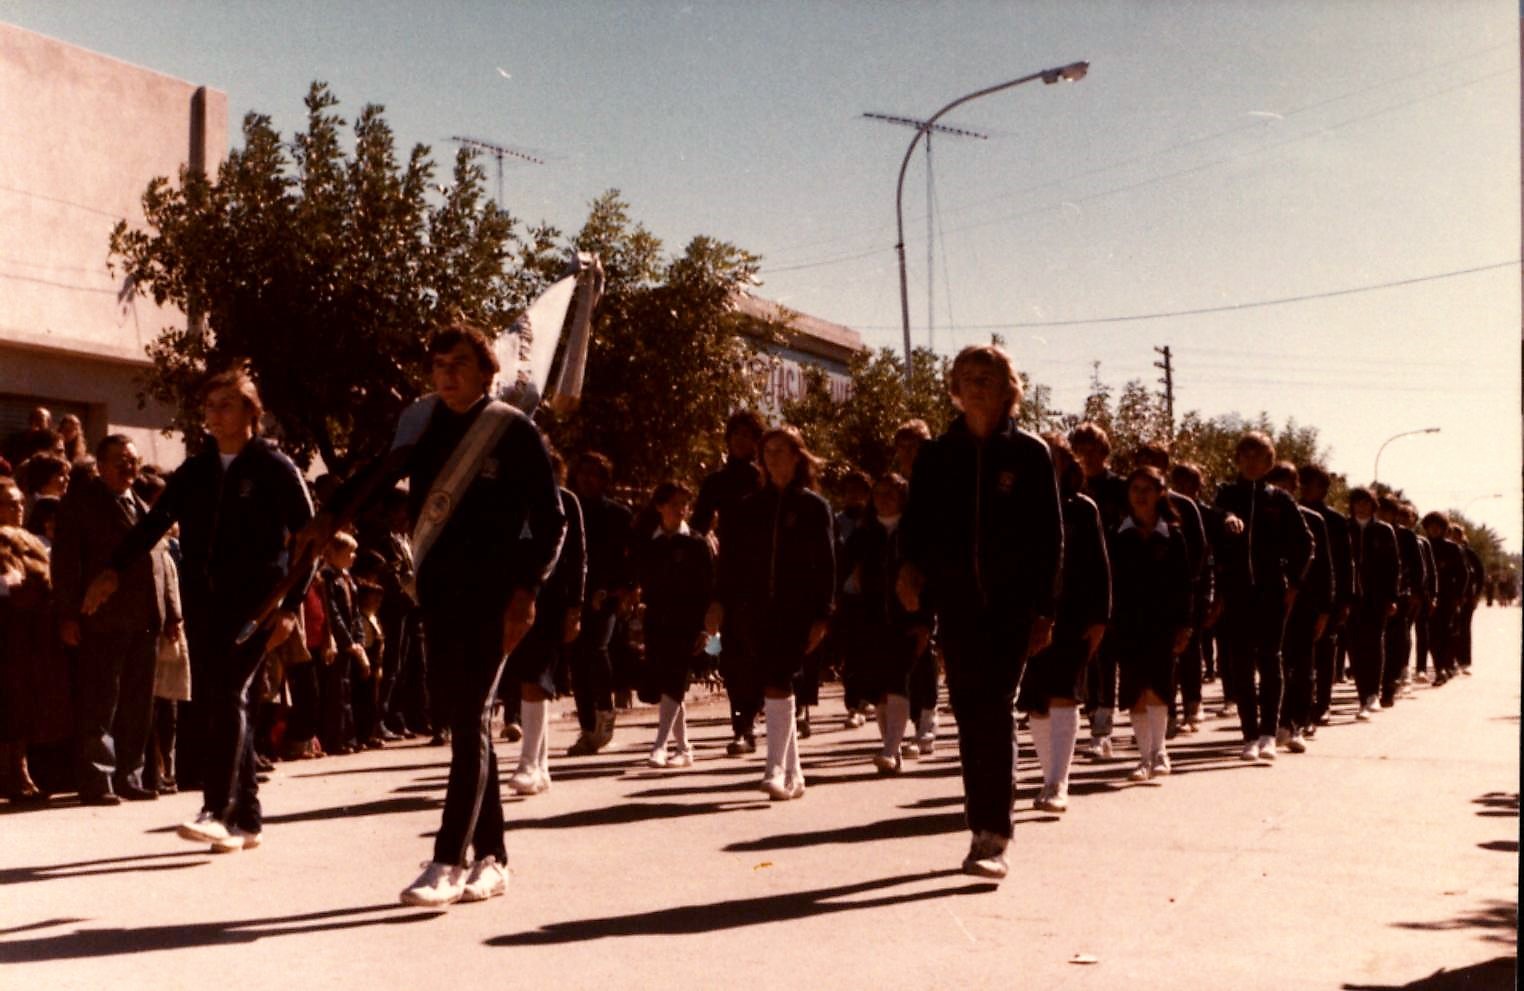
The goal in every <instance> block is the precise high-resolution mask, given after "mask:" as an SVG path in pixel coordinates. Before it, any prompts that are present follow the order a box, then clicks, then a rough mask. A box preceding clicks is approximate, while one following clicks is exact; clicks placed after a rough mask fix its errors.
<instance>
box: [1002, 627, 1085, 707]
mask: <svg viewBox="0 0 1524 991" xmlns="http://www.w3.org/2000/svg"><path fill="white" fill-rule="evenodd" d="M1089 655H1090V643H1089V641H1087V640H1085V638H1084V637H1082V636H1080V635H1079V634H1078V633H1076V632H1072V631H1064V630H1055V631H1054V634H1053V643H1052V644H1051V645H1050V646H1049V647H1048V648H1047V649H1046V650H1044V651H1043V652H1042V653H1040V654H1036V655H1033V657H1032V658H1031V659H1030V660H1028V661H1027V669H1026V671H1025V672H1024V673H1023V674H1022V677H1021V692H1020V694H1019V695H1018V696H1017V698H1016V708H1018V709H1020V710H1021V711H1022V712H1031V713H1036V714H1037V715H1039V716H1045V715H1047V714H1048V705H1049V703H1050V702H1051V701H1052V700H1053V699H1074V700H1076V701H1079V702H1083V701H1084V700H1085V661H1086V660H1087V659H1088V658H1089Z"/></svg>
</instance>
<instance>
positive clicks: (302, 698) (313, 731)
mask: <svg viewBox="0 0 1524 991" xmlns="http://www.w3.org/2000/svg"><path fill="white" fill-rule="evenodd" d="M322 666H323V665H322V662H321V661H317V660H313V661H308V662H307V663H306V664H293V665H291V666H290V667H288V668H286V684H287V685H288V686H290V688H291V713H290V715H288V716H287V717H286V736H285V745H286V748H287V749H288V750H289V749H292V748H295V747H298V746H302V745H305V744H306V743H307V741H308V740H311V739H312V738H313V737H314V736H317V735H318V733H319V731H320V727H321V726H322V711H323V710H322V694H321V692H320V691H319V689H318V668H320V667H322Z"/></svg>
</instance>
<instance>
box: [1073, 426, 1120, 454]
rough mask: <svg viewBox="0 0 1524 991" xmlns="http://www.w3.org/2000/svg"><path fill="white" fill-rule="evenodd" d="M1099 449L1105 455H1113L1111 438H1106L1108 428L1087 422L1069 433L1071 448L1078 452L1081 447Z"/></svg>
mask: <svg viewBox="0 0 1524 991" xmlns="http://www.w3.org/2000/svg"><path fill="white" fill-rule="evenodd" d="M1085 446H1090V447H1098V448H1100V449H1101V450H1102V451H1103V452H1104V453H1106V454H1110V453H1111V438H1110V437H1108V436H1106V428H1105V427H1102V426H1101V425H1100V424H1099V423H1092V422H1091V421H1089V420H1086V421H1085V422H1084V423H1081V424H1080V425H1079V426H1077V427H1075V428H1074V429H1073V430H1071V431H1069V448H1070V450H1074V451H1078V450H1079V449H1080V448H1081V447H1085Z"/></svg>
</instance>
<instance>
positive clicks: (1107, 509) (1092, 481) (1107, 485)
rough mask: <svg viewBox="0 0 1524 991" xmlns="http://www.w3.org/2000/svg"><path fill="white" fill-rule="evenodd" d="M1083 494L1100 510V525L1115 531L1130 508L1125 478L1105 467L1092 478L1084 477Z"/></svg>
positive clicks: (1107, 529)
mask: <svg viewBox="0 0 1524 991" xmlns="http://www.w3.org/2000/svg"><path fill="white" fill-rule="evenodd" d="M1085 495H1087V496H1089V497H1090V499H1091V501H1092V502H1094V503H1095V506H1096V508H1097V509H1099V510H1100V511H1101V525H1102V526H1103V527H1105V528H1106V532H1107V533H1115V532H1116V529H1117V527H1119V526H1121V525H1122V520H1124V519H1126V517H1127V514H1128V513H1129V512H1131V511H1132V510H1131V508H1130V507H1129V506H1128V502H1127V479H1125V478H1123V477H1122V476H1121V475H1118V474H1117V473H1116V472H1114V471H1112V470H1111V469H1110V468H1107V469H1106V470H1105V471H1104V472H1102V473H1101V474H1099V475H1096V476H1095V477H1094V478H1086V479H1085Z"/></svg>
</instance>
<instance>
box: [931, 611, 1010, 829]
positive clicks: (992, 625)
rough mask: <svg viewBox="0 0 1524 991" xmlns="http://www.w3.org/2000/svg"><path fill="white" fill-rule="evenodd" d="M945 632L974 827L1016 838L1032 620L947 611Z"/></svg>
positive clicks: (967, 808)
mask: <svg viewBox="0 0 1524 991" xmlns="http://www.w3.org/2000/svg"><path fill="white" fill-rule="evenodd" d="M938 635H939V639H940V642H941V645H942V652H943V657H944V658H945V660H946V662H947V695H948V699H949V701H951V703H952V709H953V715H954V717H955V718H956V719H957V721H958V760H959V763H960V764H961V766H962V772H963V803H964V812H965V814H966V816H967V819H968V828H969V829H970V830H972V831H973V832H976V833H979V832H988V833H995V834H996V835H998V836H1004V837H1007V838H1009V837H1010V835H1011V809H1012V806H1013V803H1014V798H1015V789H1014V788H1013V787H1012V775H1013V772H1014V771H1015V754H1014V753H1013V748H1012V746H1011V733H1012V730H1013V729H1014V728H1015V717H1014V716H1013V714H1012V705H1013V703H1014V702H1015V699H1016V687H1017V686H1018V685H1019V684H1021V673H1022V669H1023V668H1024V667H1025V665H1026V646H1027V639H1028V637H1029V635H1030V625H1029V623H1027V622H1025V621H1016V620H1013V619H1011V618H1009V617H1006V616H996V615H993V614H991V613H988V612H985V613H975V614H972V615H967V616H943V617H942V626H941V628H940V630H939V634H938Z"/></svg>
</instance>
